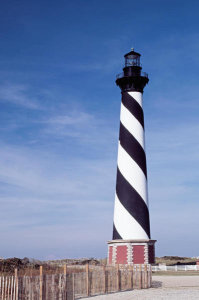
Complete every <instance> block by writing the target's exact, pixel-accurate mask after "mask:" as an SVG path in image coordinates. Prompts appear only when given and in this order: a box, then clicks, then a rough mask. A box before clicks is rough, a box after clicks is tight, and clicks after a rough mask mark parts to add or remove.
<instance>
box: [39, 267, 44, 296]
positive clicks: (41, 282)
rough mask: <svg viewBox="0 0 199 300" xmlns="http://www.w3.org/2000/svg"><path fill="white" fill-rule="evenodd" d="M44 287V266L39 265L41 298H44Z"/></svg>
mask: <svg viewBox="0 0 199 300" xmlns="http://www.w3.org/2000/svg"><path fill="white" fill-rule="evenodd" d="M42 287H43V267H42V266H40V267H39V300H42V297H43V295H42V292H43V290H42Z"/></svg>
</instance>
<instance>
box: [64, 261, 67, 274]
mask: <svg viewBox="0 0 199 300" xmlns="http://www.w3.org/2000/svg"><path fill="white" fill-rule="evenodd" d="M66 273H67V266H66V264H65V265H64V275H66Z"/></svg>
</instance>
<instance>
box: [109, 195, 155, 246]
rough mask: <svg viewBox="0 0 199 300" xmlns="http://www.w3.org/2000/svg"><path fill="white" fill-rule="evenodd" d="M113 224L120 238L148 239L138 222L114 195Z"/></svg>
mask: <svg viewBox="0 0 199 300" xmlns="http://www.w3.org/2000/svg"><path fill="white" fill-rule="evenodd" d="M114 225H115V228H116V230H117V232H118V233H119V235H120V236H121V238H122V239H124V240H127V239H149V237H148V235H147V234H146V232H145V231H144V230H143V228H142V227H141V226H140V224H139V223H138V222H137V221H136V220H135V219H134V218H133V217H132V216H131V215H130V214H129V212H128V211H127V210H126V209H125V208H124V206H123V205H122V204H121V202H120V201H119V199H118V197H117V195H115V209H114Z"/></svg>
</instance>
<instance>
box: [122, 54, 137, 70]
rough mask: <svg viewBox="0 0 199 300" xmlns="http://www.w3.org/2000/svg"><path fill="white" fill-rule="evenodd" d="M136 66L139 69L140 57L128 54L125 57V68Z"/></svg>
mask: <svg viewBox="0 0 199 300" xmlns="http://www.w3.org/2000/svg"><path fill="white" fill-rule="evenodd" d="M131 66H138V67H140V56H139V55H136V54H130V55H128V56H126V57H125V67H131Z"/></svg>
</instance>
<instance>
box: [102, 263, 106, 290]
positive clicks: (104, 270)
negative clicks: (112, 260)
mask: <svg viewBox="0 0 199 300" xmlns="http://www.w3.org/2000/svg"><path fill="white" fill-rule="evenodd" d="M102 268H103V274H104V294H106V266H102Z"/></svg>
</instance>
